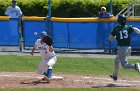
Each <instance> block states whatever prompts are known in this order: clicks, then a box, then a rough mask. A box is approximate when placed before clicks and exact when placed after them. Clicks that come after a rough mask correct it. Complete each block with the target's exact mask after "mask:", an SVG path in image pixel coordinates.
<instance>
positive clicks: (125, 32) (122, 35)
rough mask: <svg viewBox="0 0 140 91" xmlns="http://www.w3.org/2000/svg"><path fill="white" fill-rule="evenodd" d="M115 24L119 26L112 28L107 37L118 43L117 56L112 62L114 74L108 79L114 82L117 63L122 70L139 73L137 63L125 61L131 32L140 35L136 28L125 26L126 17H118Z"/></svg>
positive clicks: (139, 68) (117, 69) (116, 73)
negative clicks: (131, 70)
mask: <svg viewBox="0 0 140 91" xmlns="http://www.w3.org/2000/svg"><path fill="white" fill-rule="evenodd" d="M117 22H118V24H119V25H117V26H116V27H114V28H113V31H112V32H111V34H110V36H109V40H110V41H111V40H113V39H114V38H115V39H116V40H117V43H118V54H117V56H116V59H115V60H114V61H115V62H114V63H115V69H114V73H113V74H112V75H110V77H111V78H112V79H113V80H114V81H117V78H118V71H119V63H121V65H122V67H123V68H126V69H130V68H132V69H135V70H137V71H138V72H140V64H139V63H136V64H129V63H128V60H127V56H128V55H130V54H131V47H130V41H131V34H132V33H133V32H136V33H137V34H140V30H139V29H138V28H136V27H133V26H130V25H126V17H125V16H124V15H120V16H118V20H117Z"/></svg>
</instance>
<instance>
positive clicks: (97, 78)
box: [82, 77, 140, 83]
mask: <svg viewBox="0 0 140 91" xmlns="http://www.w3.org/2000/svg"><path fill="white" fill-rule="evenodd" d="M82 78H84V79H90V78H92V79H94V80H106V81H112V79H109V78H99V77H96V78H94V77H82ZM117 82H127V83H129V82H135V83H140V81H138V80H133V81H132V80H117Z"/></svg>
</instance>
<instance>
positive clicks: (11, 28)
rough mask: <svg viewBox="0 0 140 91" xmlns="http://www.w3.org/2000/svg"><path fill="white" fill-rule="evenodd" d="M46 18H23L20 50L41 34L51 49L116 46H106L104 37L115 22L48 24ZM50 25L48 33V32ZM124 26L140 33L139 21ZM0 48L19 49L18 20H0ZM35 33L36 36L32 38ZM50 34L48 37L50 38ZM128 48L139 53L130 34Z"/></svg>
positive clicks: (138, 42) (137, 40) (139, 39)
mask: <svg viewBox="0 0 140 91" xmlns="http://www.w3.org/2000/svg"><path fill="white" fill-rule="evenodd" d="M45 19H46V17H26V18H23V34H24V47H33V46H34V43H35V41H36V39H38V38H39V37H40V32H41V31H47V32H48V34H49V35H51V36H52V38H53V40H54V44H53V46H54V47H55V48H69V49H114V48H117V42H116V41H115V40H114V41H113V42H110V41H109V40H108V36H109V34H110V32H111V31H112V29H113V27H114V26H116V25H117V22H116V18H115V19H113V20H112V19H105V20H104V19H98V18H83V19H81V18H78V20H77V19H74V18H68V19H67V18H65V19H64V20H63V19H61V18H59V20H57V18H56V19H51V21H50V23H48V21H47V20H45ZM48 24H51V25H49V26H51V28H50V29H51V30H48ZM127 24H128V25H133V26H136V27H138V28H139V29H140V21H139V19H137V20H136V21H135V19H134V20H133V19H132V20H131V21H130V20H129V21H128V23H127ZM0 26H1V27H0V36H1V39H0V46H7V45H8V46H13V45H14V46H19V34H18V20H16V19H10V20H0ZM34 32H37V33H38V34H37V35H34ZM50 33H51V34H50ZM131 46H132V48H133V49H140V35H138V34H136V33H133V34H132V40H131Z"/></svg>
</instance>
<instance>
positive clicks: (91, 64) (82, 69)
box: [0, 55, 140, 77]
mask: <svg viewBox="0 0 140 91" xmlns="http://www.w3.org/2000/svg"><path fill="white" fill-rule="evenodd" d="M40 60H41V58H40V57H37V56H34V57H32V56H7V55H6V56H0V72H4V71H5V72H22V71H24V72H35V71H36V68H37V66H38V64H39V61H40ZM113 60H114V59H109V58H108V59H103V58H69V57H58V60H57V63H56V65H55V66H54V69H53V70H54V73H63V74H80V75H97V76H108V75H109V74H110V73H112V72H113V69H114V62H113ZM138 61H140V60H129V62H131V63H136V62H138ZM119 73H120V76H128V77H139V73H138V72H136V71H135V70H132V69H129V70H124V69H122V68H121V69H120V72H119Z"/></svg>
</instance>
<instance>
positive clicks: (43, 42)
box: [31, 31, 57, 83]
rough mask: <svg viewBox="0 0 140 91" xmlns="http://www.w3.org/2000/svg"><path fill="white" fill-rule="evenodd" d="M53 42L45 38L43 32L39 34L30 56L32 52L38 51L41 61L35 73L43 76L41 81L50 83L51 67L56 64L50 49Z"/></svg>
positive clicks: (45, 34)
mask: <svg viewBox="0 0 140 91" xmlns="http://www.w3.org/2000/svg"><path fill="white" fill-rule="evenodd" d="M52 43H53V40H52V39H51V37H49V36H47V33H46V32H45V31H43V32H41V34H40V39H37V40H36V42H35V45H34V48H33V49H32V52H31V55H32V56H33V54H34V51H35V50H36V49H38V50H39V51H40V55H41V57H42V60H41V62H40V64H39V66H38V68H37V73H38V74H41V75H44V78H42V79H41V80H44V81H47V82H48V83H49V82H50V78H51V76H52V67H53V65H54V64H55V63H56V60H57V58H56V55H55V52H54V50H53V47H52Z"/></svg>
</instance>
